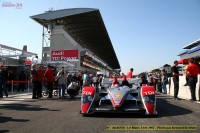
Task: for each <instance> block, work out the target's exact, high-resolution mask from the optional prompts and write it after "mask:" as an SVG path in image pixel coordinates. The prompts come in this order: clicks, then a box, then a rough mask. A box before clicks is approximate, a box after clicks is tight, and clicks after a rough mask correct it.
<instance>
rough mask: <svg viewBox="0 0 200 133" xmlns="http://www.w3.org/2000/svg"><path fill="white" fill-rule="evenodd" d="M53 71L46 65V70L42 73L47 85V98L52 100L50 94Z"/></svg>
mask: <svg viewBox="0 0 200 133" xmlns="http://www.w3.org/2000/svg"><path fill="white" fill-rule="evenodd" d="M53 77H54V75H53V71H52V70H51V66H50V65H47V69H46V71H45V73H44V78H46V83H47V89H48V91H49V96H48V98H52V97H53V96H52V93H53Z"/></svg>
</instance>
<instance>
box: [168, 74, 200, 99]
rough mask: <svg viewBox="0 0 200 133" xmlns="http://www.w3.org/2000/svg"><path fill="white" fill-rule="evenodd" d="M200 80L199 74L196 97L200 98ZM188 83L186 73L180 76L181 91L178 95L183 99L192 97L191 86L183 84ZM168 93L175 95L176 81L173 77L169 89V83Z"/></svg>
mask: <svg viewBox="0 0 200 133" xmlns="http://www.w3.org/2000/svg"><path fill="white" fill-rule="evenodd" d="M199 80H200V75H198V83H197V85H196V99H197V100H199V96H198V91H199V83H200V82H199ZM185 83H186V79H185V75H183V76H180V77H179V93H178V97H180V98H183V99H191V92H190V89H189V86H183V85H184V84H185ZM167 93H170V95H172V96H174V82H173V79H172V78H171V87H170V89H169V85H167Z"/></svg>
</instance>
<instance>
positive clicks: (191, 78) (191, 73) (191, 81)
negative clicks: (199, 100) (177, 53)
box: [186, 58, 199, 101]
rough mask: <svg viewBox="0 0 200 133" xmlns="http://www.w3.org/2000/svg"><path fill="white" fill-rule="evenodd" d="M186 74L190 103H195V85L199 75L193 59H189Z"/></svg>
mask: <svg viewBox="0 0 200 133" xmlns="http://www.w3.org/2000/svg"><path fill="white" fill-rule="evenodd" d="M186 74H187V76H188V85H189V87H190V92H191V101H196V84H197V76H198V74H199V66H197V65H196V64H195V60H194V59H193V58H191V59H189V65H188V67H187V69H186Z"/></svg>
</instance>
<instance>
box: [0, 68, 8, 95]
mask: <svg viewBox="0 0 200 133" xmlns="http://www.w3.org/2000/svg"><path fill="white" fill-rule="evenodd" d="M7 79H8V73H7V71H6V70H5V69H4V66H3V64H1V65H0V98H3V92H4V93H5V95H6V97H8V93H7V90H6V82H7Z"/></svg>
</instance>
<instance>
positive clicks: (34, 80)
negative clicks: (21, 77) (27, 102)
mask: <svg viewBox="0 0 200 133" xmlns="http://www.w3.org/2000/svg"><path fill="white" fill-rule="evenodd" d="M37 78H38V76H37V71H36V65H35V64H33V65H32V70H31V80H32V85H33V94H32V99H38V97H37V91H38V90H37Z"/></svg>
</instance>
